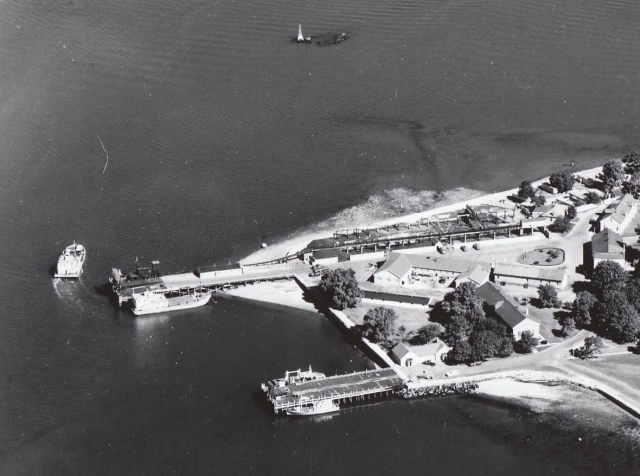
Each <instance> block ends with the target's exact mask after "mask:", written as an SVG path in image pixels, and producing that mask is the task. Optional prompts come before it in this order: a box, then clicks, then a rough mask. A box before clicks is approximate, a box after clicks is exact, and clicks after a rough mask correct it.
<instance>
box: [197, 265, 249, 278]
mask: <svg viewBox="0 0 640 476" xmlns="http://www.w3.org/2000/svg"><path fill="white" fill-rule="evenodd" d="M243 273H244V267H243V266H242V265H241V264H240V263H234V264H223V265H218V266H201V267H200V268H198V269H196V270H195V271H194V272H193V274H195V275H196V276H197V277H199V278H201V279H206V278H214V277H219V276H236V275H238V274H243Z"/></svg>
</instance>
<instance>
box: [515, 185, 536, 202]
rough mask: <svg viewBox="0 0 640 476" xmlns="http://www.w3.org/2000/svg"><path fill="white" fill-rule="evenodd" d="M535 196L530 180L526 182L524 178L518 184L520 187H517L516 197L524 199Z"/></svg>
mask: <svg viewBox="0 0 640 476" xmlns="http://www.w3.org/2000/svg"><path fill="white" fill-rule="evenodd" d="M535 196H536V191H535V190H534V188H533V185H531V182H527V181H526V180H525V181H524V182H522V183H521V184H520V188H519V189H518V197H519V198H521V199H523V200H526V199H528V198H533V197H535Z"/></svg>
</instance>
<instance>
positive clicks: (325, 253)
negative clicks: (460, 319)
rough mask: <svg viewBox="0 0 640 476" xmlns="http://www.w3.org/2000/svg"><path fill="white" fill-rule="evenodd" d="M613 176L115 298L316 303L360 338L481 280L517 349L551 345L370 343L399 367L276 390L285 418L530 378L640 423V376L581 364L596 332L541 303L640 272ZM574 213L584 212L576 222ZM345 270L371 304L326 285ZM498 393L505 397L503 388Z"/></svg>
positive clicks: (317, 238)
mask: <svg viewBox="0 0 640 476" xmlns="http://www.w3.org/2000/svg"><path fill="white" fill-rule="evenodd" d="M601 175H602V168H601V167H598V168H595V169H590V170H585V171H581V172H577V173H573V177H574V178H575V182H576V183H575V185H574V186H573V187H572V188H571V189H570V190H568V191H567V192H559V191H558V190H557V189H555V188H554V187H552V186H551V185H550V183H549V178H545V179H542V180H539V181H537V182H534V183H532V186H533V187H534V189H536V191H537V192H536V193H537V196H542V197H544V200H543V201H544V204H539V205H538V206H533V205H532V204H531V203H529V202H528V201H523V200H521V199H518V198H517V197H518V190H517V189H513V190H508V191H505V192H500V193H493V194H489V195H485V196H482V197H476V198H473V199H470V200H467V201H465V202H461V203H457V204H452V205H447V206H446V207H440V208H437V209H432V210H426V211H425V212H422V213H419V214H414V215H409V216H404V217H399V218H396V219H390V220H386V221H385V222H382V223H374V224H370V225H367V226H358V227H354V228H350V229H341V230H334V231H330V232H328V233H317V234H315V235H309V236H304V237H300V238H299V239H294V240H289V241H287V242H285V243H279V244H276V245H275V246H269V247H267V248H263V249H261V250H259V251H257V252H256V253H254V254H252V255H251V256H249V257H247V258H245V259H244V260H242V261H241V262H240V263H237V264H235V265H231V266H226V267H208V268H200V269H197V270H193V272H190V273H181V274H178V275H165V276H156V277H153V278H150V279H142V280H136V279H132V280H127V279H125V278H123V277H122V276H121V277H120V279H119V280H114V291H115V293H116V294H117V296H118V299H119V301H120V302H121V303H124V302H126V301H127V300H128V299H131V298H132V297H133V296H135V294H136V293H141V292H145V291H146V292H149V291H151V292H156V293H177V294H180V293H189V292H195V291H208V292H225V293H227V294H230V295H234V296H238V297H242V298H248V299H254V300H257V301H265V302H273V303H278V304H283V305H288V306H292V307H299V308H301V309H306V310H309V309H314V308H315V309H316V310H319V311H321V312H322V313H324V314H325V315H326V316H327V317H329V318H330V319H331V320H332V321H333V322H335V323H336V324H337V325H338V326H339V327H341V328H342V329H344V331H345V332H347V333H349V335H350V336H353V335H354V332H353V328H354V327H356V326H358V325H360V324H362V322H363V317H364V314H365V313H366V312H367V311H368V310H371V309H374V308H376V307H379V306H384V307H391V308H393V309H395V310H397V314H398V316H399V319H398V322H397V324H399V325H402V326H403V330H404V331H405V332H412V331H413V332H415V331H417V330H418V329H419V328H420V327H421V326H424V325H425V324H426V323H428V322H430V313H431V311H432V309H433V307H434V305H435V304H436V303H438V302H439V301H442V300H443V299H444V298H445V296H446V295H447V293H449V292H451V291H452V290H453V289H455V288H456V287H459V286H461V285H462V284H463V283H471V284H472V285H473V286H474V288H475V289H477V291H478V295H479V296H480V297H481V298H482V299H483V302H484V303H485V305H489V306H491V308H492V309H493V311H494V312H495V314H496V317H497V318H499V319H501V320H502V322H503V323H504V325H506V327H507V328H508V329H509V332H512V333H513V340H514V341H517V340H519V339H521V338H522V337H523V335H524V334H525V333H530V334H531V335H532V336H533V337H535V338H536V339H537V346H536V347H535V349H534V350H533V353H530V354H526V355H512V356H511V357H507V358H501V359H490V360H488V361H485V362H482V365H481V366H468V365H456V366H452V365H450V364H448V363H447V352H448V351H449V347H448V346H447V345H446V344H445V343H444V342H442V341H440V340H439V339H436V340H434V341H433V342H432V343H431V344H435V345H431V344H428V345H411V344H410V343H408V342H399V343H398V345H397V346H396V347H394V348H392V349H384V348H383V347H381V346H380V345H378V344H377V343H374V342H370V341H369V340H367V339H366V338H358V345H359V346H360V347H361V349H362V350H363V351H365V353H366V354H367V355H369V356H370V357H371V358H372V360H374V362H375V363H376V364H377V366H379V367H383V368H386V370H384V371H382V370H380V371H379V372H378V373H381V372H382V373H384V376H380V375H376V373H375V372H374V373H371V372H361V373H356V374H354V375H351V376H350V377H342V376H336V377H325V378H320V379H317V380H314V381H313V382H302V383H301V382H293V383H284V384H282V385H276V386H267V390H266V393H267V398H268V399H269V401H270V402H271V403H272V404H273V406H274V410H275V411H276V412H278V411H282V410H287V409H296V408H297V409H298V410H299V411H300V410H301V408H303V407H305V406H306V407H308V408H311V407H310V405H315V404H318V403H321V402H323V401H331V402H332V403H333V404H341V403H342V404H346V403H348V402H352V401H353V400H354V399H355V400H356V401H358V400H363V399H368V398H371V397H375V396H381V395H388V394H389V393H393V394H401V395H402V396H403V397H404V398H407V397H408V396H409V397H411V396H424V395H443V394H448V393H467V392H470V391H474V390H475V389H476V387H478V385H479V387H480V391H482V388H483V383H482V382H487V381H489V380H493V381H496V382H502V383H503V386H506V387H508V386H509V384H510V382H513V381H515V380H517V381H521V382H531V381H536V382H540V381H546V382H571V383H574V384H578V385H580V386H583V387H587V388H590V389H594V390H596V391H598V392H600V393H602V394H603V395H605V396H607V398H609V399H610V400H612V401H614V402H615V403H617V404H618V405H619V406H620V407H621V408H623V409H625V410H626V411H628V412H629V413H630V414H632V415H634V416H636V417H640V383H639V382H638V381H637V378H634V377H629V374H628V372H626V371H625V372H620V373H617V372H616V371H615V370H613V371H612V370H611V369H609V371H608V372H606V373H605V372H602V371H599V370H597V368H595V367H594V366H591V365H589V363H588V362H582V361H577V360H574V358H573V357H572V351H573V350H574V349H576V348H578V347H579V346H580V345H581V344H582V343H583V341H584V339H585V338H586V337H588V336H590V335H591V333H590V332H588V331H586V330H580V331H578V332H577V333H574V334H573V335H571V336H569V337H562V336H561V335H560V332H559V324H558V321H557V319H556V317H555V316H554V312H556V311H553V309H545V308H540V307H537V306H532V305H531V303H532V301H534V300H535V298H536V296H537V294H538V289H539V288H540V287H541V286H551V287H553V288H554V289H555V290H556V292H557V295H558V297H559V298H560V299H561V300H562V301H564V302H570V301H572V300H573V299H575V296H576V291H575V287H574V283H576V282H583V281H585V280H586V279H587V276H589V274H590V272H592V271H593V269H594V268H595V266H597V264H598V263H600V262H602V261H614V262H616V263H618V264H619V265H620V266H621V267H623V268H624V269H625V270H629V271H630V270H632V269H633V267H634V260H637V256H635V255H634V251H635V244H636V242H637V235H636V233H635V232H634V229H635V227H636V226H637V225H638V224H640V215H639V214H637V213H636V210H637V200H636V199H635V198H634V197H633V196H632V195H630V194H624V193H623V192H622V190H621V189H620V188H619V187H613V188H612V189H611V190H610V191H609V192H608V193H603V192H602V191H601V190H598V188H597V187H598V182H599V180H598V178H599V177H600V176H601ZM590 193H596V194H598V196H599V200H598V201H599V203H590V204H588V203H586V201H585V196H587V195H588V194H590ZM570 208H572V209H574V210H575V211H576V212H577V213H576V215H575V216H573V217H572V218H570V219H568V218H566V217H567V213H568V211H569V209H570ZM558 220H564V221H565V225H567V226H566V228H565V229H564V230H563V231H561V232H558V231H556V230H554V223H556V222H557V221H558ZM342 268H350V269H353V270H354V272H355V278H356V280H357V281H358V283H359V285H360V287H361V289H362V291H363V295H364V298H363V299H362V300H361V302H360V303H359V304H358V305H357V306H355V307H354V308H348V309H345V310H343V311H340V310H337V309H333V308H332V307H330V306H328V305H327V304H326V303H325V302H323V301H322V299H321V297H320V296H319V293H318V284H319V282H320V280H321V279H322V276H323V275H324V274H325V273H326V272H327V271H328V270H337V269H342ZM248 285H250V286H248ZM441 344H442V345H441ZM612 355H617V356H622V357H623V358H627V359H634V358H637V357H634V356H633V352H632V348H629V347H627V346H625V345H617V344H615V343H613V342H611V341H606V340H605V346H604V348H603V349H602V356H601V357H600V359H599V360H601V361H606V359H608V358H609V357H610V356H612ZM627 364H628V365H631V363H630V362H629V363H625V364H624V365H623V367H624V366H625V365H627ZM625 368H626V367H625ZM283 371H284V369H283ZM387 374H388V375H387ZM343 380H344V381H343ZM264 388H265V387H264V386H263V389H264ZM492 389H493V395H494V396H496V397H500V395H499V394H500V391H497V392H496V391H495V385H494V386H493V387H492ZM489 393H491V392H489ZM507 393H508V392H507ZM318 408H319V407H318ZM311 411H312V410H311Z"/></svg>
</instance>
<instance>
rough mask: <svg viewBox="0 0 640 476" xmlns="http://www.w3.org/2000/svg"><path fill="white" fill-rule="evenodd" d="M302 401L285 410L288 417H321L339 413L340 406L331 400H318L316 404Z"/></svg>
mask: <svg viewBox="0 0 640 476" xmlns="http://www.w3.org/2000/svg"><path fill="white" fill-rule="evenodd" d="M304 400H305V399H302V401H301V402H300V405H298V406H295V407H293V408H288V409H287V415H290V416H308V415H322V414H324V413H332V412H337V411H340V404H339V403H337V402H334V401H333V400H331V399H325V400H318V401H317V402H305V401H304Z"/></svg>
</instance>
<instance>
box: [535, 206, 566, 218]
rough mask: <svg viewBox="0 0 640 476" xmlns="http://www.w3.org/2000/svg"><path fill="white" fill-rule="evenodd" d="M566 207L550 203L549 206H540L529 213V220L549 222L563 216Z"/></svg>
mask: <svg viewBox="0 0 640 476" xmlns="http://www.w3.org/2000/svg"><path fill="white" fill-rule="evenodd" d="M565 210H566V207H565V206H563V205H561V204H559V203H551V204H549V205H540V206H539V207H536V208H534V209H533V211H532V212H531V218H532V219H534V220H536V219H540V218H547V219H548V220H549V221H551V220H555V219H556V218H558V217H562V216H564V215H565Z"/></svg>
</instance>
